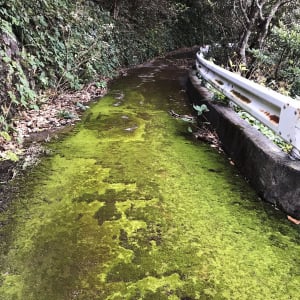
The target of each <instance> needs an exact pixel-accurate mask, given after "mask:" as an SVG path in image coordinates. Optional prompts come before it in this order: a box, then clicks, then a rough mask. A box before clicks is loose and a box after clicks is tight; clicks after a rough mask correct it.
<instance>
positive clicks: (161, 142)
mask: <svg viewBox="0 0 300 300" xmlns="http://www.w3.org/2000/svg"><path fill="white" fill-rule="evenodd" d="M147 71H149V70H147V69H146V70H143V69H141V70H138V71H136V73H137V74H139V72H143V73H145V72H147ZM150 71H151V72H152V71H153V70H152V69H150ZM172 74H173V70H171V71H170V72H169V71H168V69H166V70H165V71H160V72H158V75H157V77H158V78H159V76H161V77H160V81H157V82H156V83H155V84H154V83H153V82H151V81H150V82H143V84H142V85H140V80H141V79H139V77H135V75H136V74H133V75H130V76H128V77H126V78H123V79H121V80H120V81H119V82H116V83H115V84H114V85H113V86H112V87H111V94H110V95H108V96H107V97H105V98H104V99H102V100H101V101H100V102H98V103H97V104H95V105H94V106H93V107H92V108H91V109H90V110H89V111H88V112H87V114H86V115H85V117H84V119H83V121H82V122H81V123H80V124H78V125H77V127H76V128H75V129H74V131H73V132H72V133H71V134H70V135H69V136H66V137H65V138H64V139H62V140H61V141H58V142H56V143H53V144H51V146H50V148H51V149H52V154H51V155H50V156H49V157H47V158H45V159H44V160H43V162H42V163H41V164H40V165H39V166H38V167H37V168H35V169H34V170H33V171H32V172H31V173H30V174H28V177H27V178H26V183H25V184H24V186H23V187H21V189H20V195H19V196H18V197H16V199H15V201H14V205H12V206H11V208H10V210H8V211H7V212H6V213H5V214H3V215H2V217H1V218H2V219H1V220H3V223H4V224H7V225H5V226H2V227H1V236H2V237H3V243H2V244H1V246H0V247H1V261H0V262H1V275H0V282H1V286H0V299H1V300H12V299H14V300H24V299H26V300H54V299H55V300H69V299H79V300H87V299H88V300H92V299H99V300H102V299H114V300H119V299H120V300H121V299H122V300H123V299H129V300H131V299H134V300H135V299H143V300H145V299H146V300H147V299H149V300H150V299H151V300H156V299H157V300H162V299H169V300H170V299H171V300H175V299H176V300H183V299H185V300H189V299H230V300H231V299H238V300H240V299H263V300H265V299H280V300H281V299H283V300H284V299H297V298H298V290H299V289H298V287H299V283H300V267H299V266H300V264H299V263H300V259H299V250H300V247H299V233H298V231H297V230H296V228H294V227H292V226H291V225H290V224H288V223H287V221H286V220H285V219H283V218H282V216H281V215H280V214H279V213H277V212H276V211H275V210H273V208H270V207H268V206H267V205H265V204H263V203H262V202H261V201H260V200H259V199H258V198H257V196H256V195H255V193H254V192H253V191H252V190H251V189H250V188H249V186H248V185H247V184H246V182H245V181H244V179H243V178H241V177H240V176H239V174H238V173H237V172H236V170H235V169H234V168H233V167H232V166H231V165H230V164H228V162H227V159H226V158H225V157H224V156H222V155H219V154H218V153H216V152H214V151H213V150H212V149H211V148H210V147H209V146H207V145H203V144H198V143H195V142H194V141H192V140H191V139H190V138H188V136H187V134H186V125H185V124H181V123H180V122H178V121H177V120H174V119H171V118H170V117H169V115H168V113H167V110H168V109H172V108H173V105H174V103H175V102H178V103H181V104H182V106H181V107H180V106H179V104H176V107H177V108H176V109H181V111H180V112H183V113H185V112H186V108H184V106H183V105H184V98H183V94H182V93H181V92H180V86H178V83H177V82H176V81H174V80H169V79H168V78H172V76H173V75H172ZM155 80H158V79H156V78H155ZM154 87H155V91H153V93H152V89H153V88H154ZM120 90H121V91H122V93H123V94H124V97H123V98H122V101H121V103H118V105H116V103H117V102H118V101H120V100H119V99H116V97H119V95H120ZM170 95H172V97H171V98H172V100H169V99H170ZM174 99H175V100H174ZM134 127H137V128H134ZM127 128H134V129H133V130H125V129H127Z"/></svg>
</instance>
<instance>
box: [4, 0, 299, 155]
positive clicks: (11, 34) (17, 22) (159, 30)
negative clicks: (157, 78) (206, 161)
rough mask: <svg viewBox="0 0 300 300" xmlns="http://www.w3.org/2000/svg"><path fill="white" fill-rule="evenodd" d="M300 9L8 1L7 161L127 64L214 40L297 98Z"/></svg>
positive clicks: (288, 3) (159, 0)
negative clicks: (36, 133)
mask: <svg viewBox="0 0 300 300" xmlns="http://www.w3.org/2000/svg"><path fill="white" fill-rule="evenodd" d="M298 7H299V0H260V1H257V0H240V1H236V0H230V1H216V0H203V1H196V0H177V1H171V0H151V1H150V0H138V1H130V0H114V1H111V0H109V1H108V0H83V1H82V0H76V1H74V0H52V1H49V0H37V1H21V0H0V42H1V43H0V152H1V156H0V159H17V155H16V150H15V149H16V148H18V147H19V146H20V145H22V143H23V140H24V135H25V133H24V132H25V131H26V130H27V131H26V132H28V130H29V132H34V131H40V130H44V129H45V128H48V127H49V126H63V125H65V124H68V123H70V122H71V121H70V120H72V119H77V118H78V113H79V112H80V111H82V110H85V109H86V106H85V104H86V103H87V102H88V101H90V100H91V99H92V98H94V97H98V96H101V95H102V94H103V93H105V90H106V85H107V82H108V80H109V79H110V78H112V77H114V76H116V75H117V74H118V72H119V71H120V70H121V69H122V68H126V67H129V66H133V65H137V64H139V63H142V62H144V61H146V60H148V59H150V58H153V57H155V56H159V55H163V54H164V53H166V52H167V51H170V50H174V49H177V48H180V47H190V46H193V45H206V44H209V45H213V47H212V48H211V51H210V55H211V56H213V57H214V58H215V59H216V60H217V63H219V64H221V65H223V66H225V67H227V68H228V69H230V70H233V71H237V72H240V73H241V74H242V75H243V76H246V77H248V78H250V79H253V80H256V81H258V82H259V83H261V84H264V85H266V86H269V87H271V88H273V89H276V90H278V91H280V92H282V93H284V94H288V95H291V96H293V97H297V95H299V94H300V69H299V57H300V52H299V51H300V50H299V49H300V24H299V16H300V10H299V8H298ZM45 108H47V109H48V110H46V111H47V112H46V113H43V112H42V111H43V110H45ZM49 115H50V116H49ZM24 119H25V121H24ZM22 120H23V121H22ZM20 124H21V125H22V126H23V127H22V126H21V128H23V130H19V129H18V130H17V129H16V128H18V126H19V127H20ZM28 128H29V129H28ZM25 129H26V130H25ZM11 140H13V141H14V143H15V144H14V146H11V145H12V144H11V143H8V142H10V141H11ZM8 144H9V145H10V146H7V145H8ZM19 148H22V147H19ZM21 152H22V150H21ZM21 152H20V153H21ZM17 154H18V153H17Z"/></svg>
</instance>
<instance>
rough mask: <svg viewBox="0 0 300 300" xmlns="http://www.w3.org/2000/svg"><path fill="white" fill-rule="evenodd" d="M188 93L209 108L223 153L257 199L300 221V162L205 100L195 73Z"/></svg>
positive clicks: (242, 121) (191, 98) (229, 109)
mask: <svg viewBox="0 0 300 300" xmlns="http://www.w3.org/2000/svg"><path fill="white" fill-rule="evenodd" d="M187 93H188V95H189V98H190V101H191V102H192V103H194V104H203V103H204V104H206V105H207V106H208V108H209V112H207V113H205V116H206V118H207V119H208V120H209V122H210V123H211V125H212V126H213V127H214V129H215V130H216V132H217V134H218V136H219V138H220V140H221V142H222V145H223V149H224V151H225V152H226V153H227V154H228V155H229V156H230V157H231V159H232V160H233V161H234V162H235V164H236V166H237V167H238V169H239V170H240V172H241V173H242V174H243V175H244V176H245V177H246V178H247V179H248V180H249V182H250V184H251V185H252V187H253V188H254V189H255V190H256V191H257V193H258V195H259V196H260V197H262V198H263V199H264V200H265V201H267V202H270V203H272V204H273V205H274V206H275V207H278V208H279V209H281V210H282V211H284V212H285V213H287V214H288V215H291V216H292V217H294V218H296V219H300V161H293V160H291V159H290V158H289V156H288V155H287V154H285V153H284V152H282V151H281V150H280V149H279V148H278V147H277V146H276V145H275V144H273V142H271V141H270V140H269V139H268V138H266V137H265V136H264V135H262V134H261V133H260V132H259V131H257V130H256V129H255V128H253V127H252V126H250V125H249V124H248V123H247V122H246V121H244V120H242V119H241V118H240V117H239V116H238V115H237V114H236V113H235V112H234V111H233V110H232V109H231V108H229V107H225V106H222V105H219V104H215V103H213V102H212V101H209V100H205V99H204V98H203V96H202V95H203V87H201V83H200V80H199V79H198V77H197V76H196V75H195V72H194V71H190V73H189V77H188V82H187Z"/></svg>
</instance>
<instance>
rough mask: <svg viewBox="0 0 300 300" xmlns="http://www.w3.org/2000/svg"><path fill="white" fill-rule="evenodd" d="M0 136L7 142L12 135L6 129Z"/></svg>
mask: <svg viewBox="0 0 300 300" xmlns="http://www.w3.org/2000/svg"><path fill="white" fill-rule="evenodd" d="M0 136H2V137H3V138H4V139H5V140H6V141H7V142H10V141H11V136H10V135H9V134H8V133H7V132H6V131H1V132H0Z"/></svg>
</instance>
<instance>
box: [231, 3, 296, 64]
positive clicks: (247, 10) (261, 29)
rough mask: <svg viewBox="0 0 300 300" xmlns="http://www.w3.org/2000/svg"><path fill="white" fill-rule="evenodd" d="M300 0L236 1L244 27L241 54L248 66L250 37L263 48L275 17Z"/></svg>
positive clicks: (236, 11) (236, 10) (238, 14)
mask: <svg viewBox="0 0 300 300" xmlns="http://www.w3.org/2000/svg"><path fill="white" fill-rule="evenodd" d="M298 1H299V0H296V1H295V0H234V1H233V4H234V13H235V15H236V17H237V19H238V20H239V22H240V23H241V24H242V26H243V33H242V35H241V40H240V45H239V54H240V56H241V59H242V61H243V62H244V63H245V64H246V62H247V61H246V50H247V47H248V45H249V41H250V37H251V36H252V35H253V37H252V39H255V40H256V44H257V45H258V47H259V49H262V48H263V45H264V42H265V39H266V37H267V35H268V33H269V29H270V25H271V23H272V21H273V19H274V17H275V16H276V15H277V14H278V13H280V12H282V11H283V7H287V5H288V4H296V3H295V2H298Z"/></svg>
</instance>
